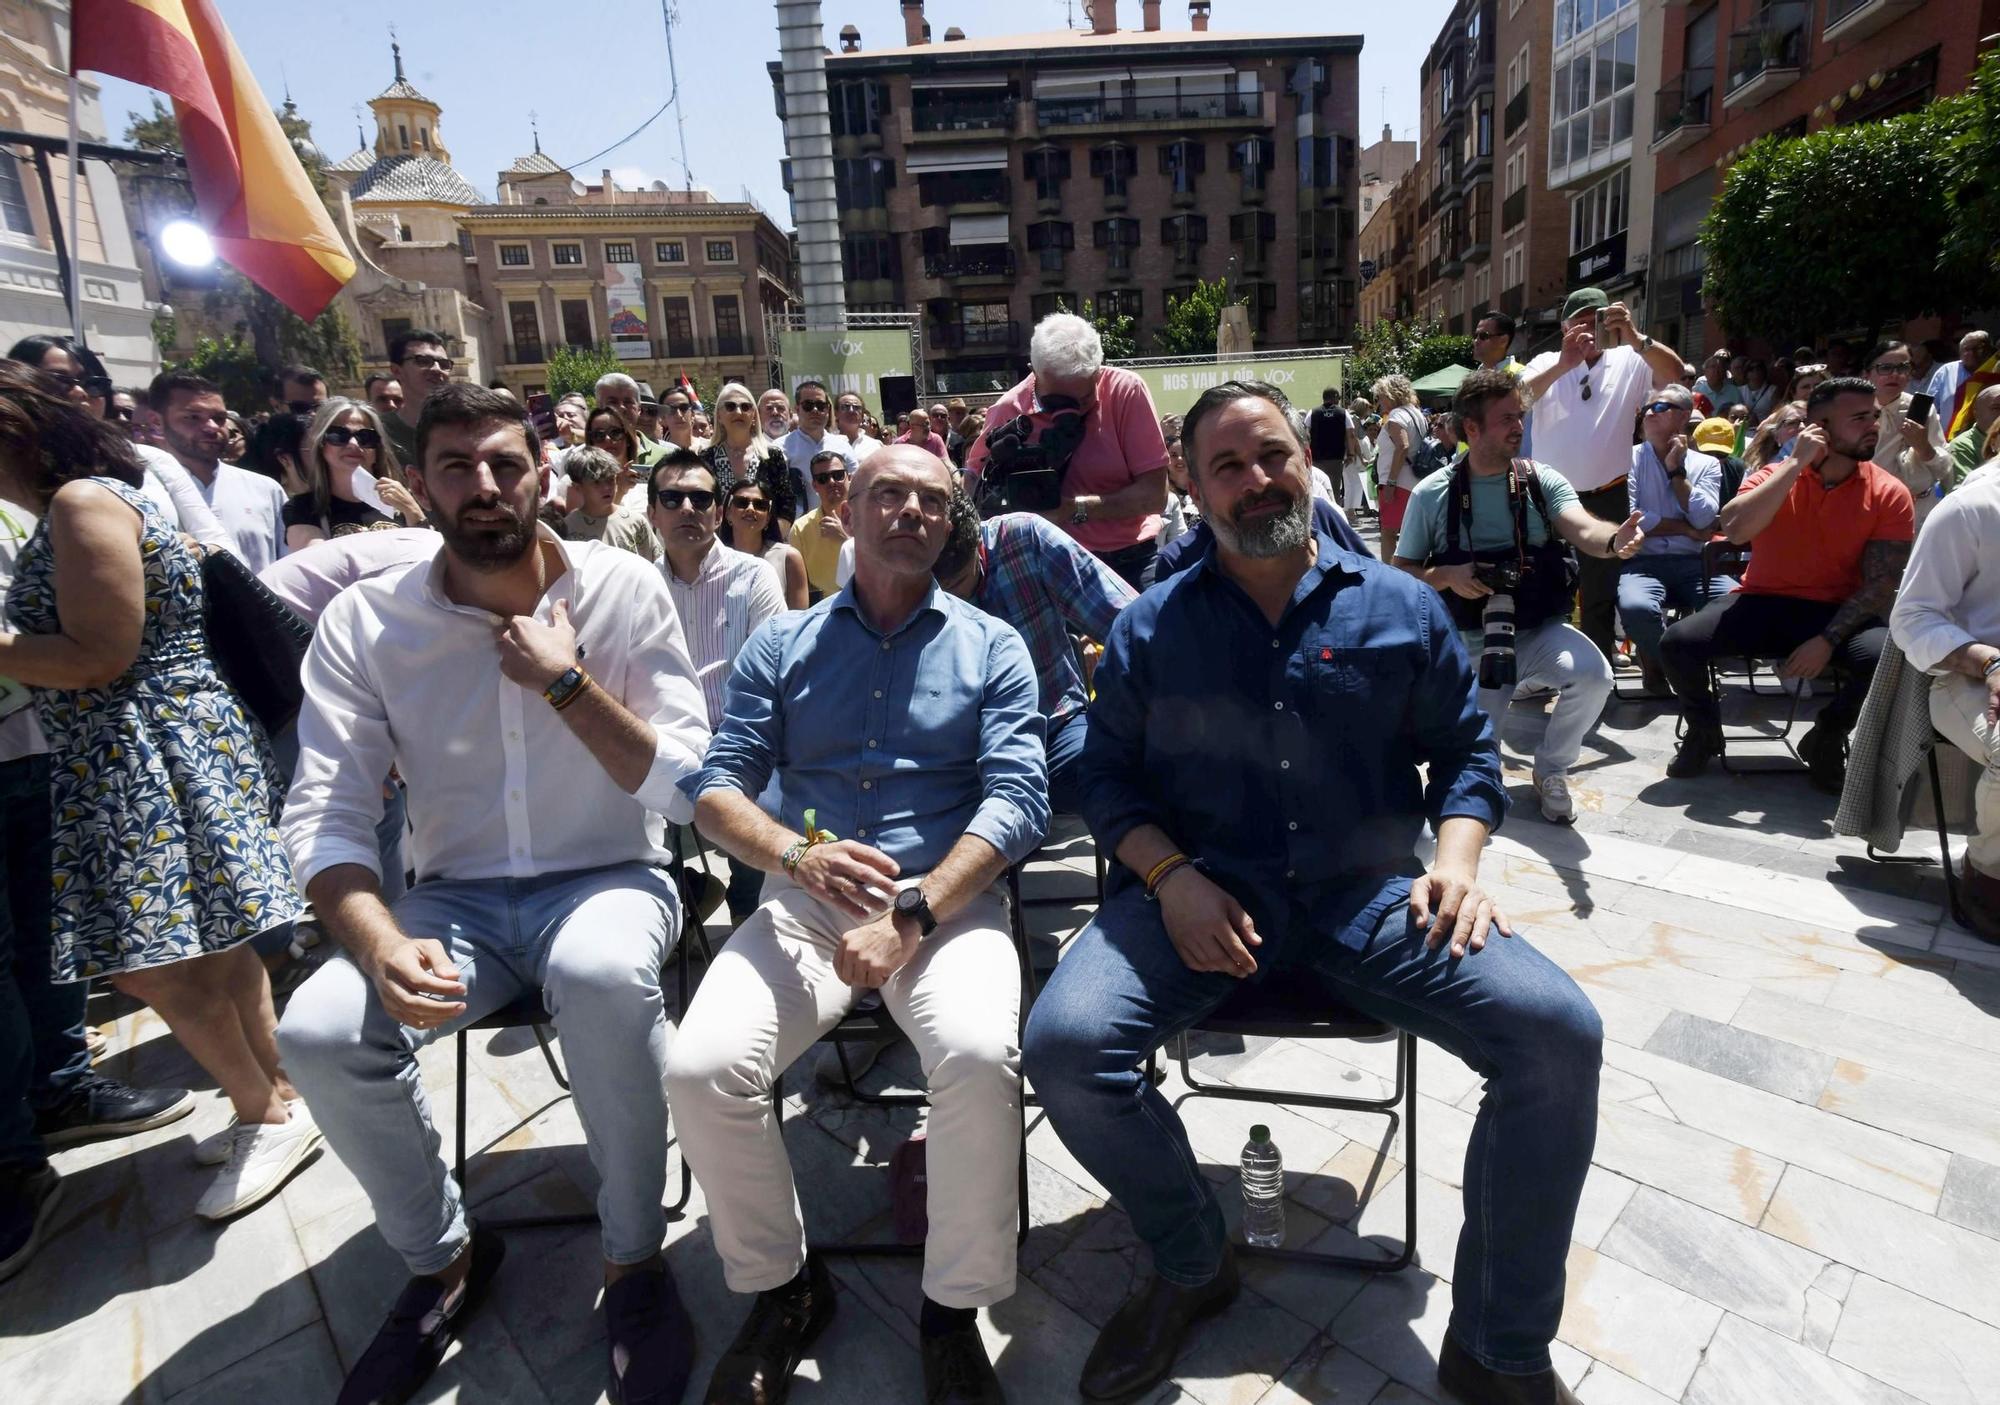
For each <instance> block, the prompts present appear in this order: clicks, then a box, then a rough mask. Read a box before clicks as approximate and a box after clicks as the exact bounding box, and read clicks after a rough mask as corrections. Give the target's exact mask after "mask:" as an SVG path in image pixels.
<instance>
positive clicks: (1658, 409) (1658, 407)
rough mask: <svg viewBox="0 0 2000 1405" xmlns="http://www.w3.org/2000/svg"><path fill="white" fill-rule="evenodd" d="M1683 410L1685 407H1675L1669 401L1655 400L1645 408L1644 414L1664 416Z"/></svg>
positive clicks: (1675, 405)
mask: <svg viewBox="0 0 2000 1405" xmlns="http://www.w3.org/2000/svg"><path fill="white" fill-rule="evenodd" d="M1683 408H1685V407H1684V406H1681V405H1677V404H1675V403H1674V402H1673V401H1671V400H1655V401H1654V402H1653V403H1652V404H1650V405H1648V406H1647V407H1646V413H1647V414H1649V415H1665V414H1670V413H1672V412H1673V411H1675V410H1679V409H1683Z"/></svg>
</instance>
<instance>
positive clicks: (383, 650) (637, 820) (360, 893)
mask: <svg viewBox="0 0 2000 1405" xmlns="http://www.w3.org/2000/svg"><path fill="white" fill-rule="evenodd" d="M416 437H417V454H418V466H417V467H416V468H415V469H414V470H413V471H412V472H411V474H410V487H411V490H412V491H413V492H414V493H415V494H416V495H417V497H418V498H419V499H420V500H421V501H422V502H423V504H424V506H425V508H426V509H427V510H428V511H429V513H430V516H431V520H432V522H433V523H434V524H435V525H436V527H437V529H438V534H439V536H440V537H441V538H442V545H441V547H440V549H439V550H438V552H437V554H436V556H435V557H434V558H433V559H431V560H430V561H427V562H425V561H419V562H415V563H412V564H411V565H409V566H407V567H405V568H403V569H401V570H395V571H390V572H388V573H386V574H384V575H382V576H379V577H377V578H375V579H373V580H367V581H363V582H361V583H360V584H358V585H356V586H354V587H352V588H351V589H349V590H346V591H344V592H342V593H341V594H340V595H338V596H337V597H335V599H334V600H333V602H332V603H331V604H330V605H328V606H327V607H326V610H325V611H324V612H323V613H322V614H321V616H320V621H319V628H318V630H317V631H316V632H315V633H314V636H313V644H312V649H311V651H310V652H309V653H308V655H307V657H306V663H305V668H304V675H305V690H306V698H305V706H304V708H303V710H302V712H301V713H300V717H299V743H300V756H299V765H298V772H297V775H296V777H295V778H294V780H293V783H292V790H291V796H290V799H289V801H288V803H287V806H286V810H285V817H284V822H283V834H284V838H285V842H286V845H287V847H288V848H289V849H290V851H291V855H292V860H293V864H294V866H295V869H296V872H297V875H298V879H299V882H300V883H301V884H302V885H303V886H304V888H305V890H306V893H307V895H308V896H309V897H310V898H311V899H312V901H313V905H314V907H315V908H316V909H317V911H318V914H319V920H320V924H321V926H322V927H324V928H325V930H326V931H327V932H328V934H329V935H331V936H332V937H333V938H334V939H335V941H337V942H338V943H339V945H340V946H341V947H342V949H343V951H344V959H337V960H333V961H329V962H328V963H327V964H326V965H325V966H323V967H322V968H321V969H320V970H319V972H318V973H317V974H316V975H314V976H313V977H312V979H311V980H309V981H307V982H306V984H305V985H304V986H302V987H301V988H300V989H299V992H298V993H297V994H296V995H295V996H293V998H292V1002H291V1007H290V1008H289V1009H288V1010H287V1011H286V1013H285V1018H284V1021H283V1023H282V1025H281V1026H280V1028H279V1032H278V1042H279V1047H280V1049H281V1050H282V1051H283V1054H284V1058H285V1063H286V1065H287V1067H288V1068H289V1069H290V1070H291V1071H292V1072H293V1073H294V1076H295V1079H296V1081H297V1082H298V1084H299V1086H300V1089H301V1091H303V1092H304V1093H305V1095H306V1098H307V1100H308V1102H309V1104H310V1105H311V1106H312V1108H313V1110H314V1113H315V1115H316V1116H318V1117H319V1119H320V1122H321V1125H322V1127H323V1129H324V1130H325V1132H326V1137H327V1140H328V1142H330V1143H331V1144H332V1146H333V1148H334V1150H335V1151H336V1152H338V1153H339V1155H340V1157H341V1159H342V1160H343V1161H344V1162H345V1163H346V1164H347V1166H348V1169H349V1170H350V1171H352V1172H353V1174H354V1176H355V1178H356V1179H357V1180H358V1181H359V1182H360V1183H361V1185H362V1188H363V1189H364V1190H366V1191H367V1193H368V1198H369V1200H370V1202H371V1203H372V1205H373V1206H374V1209H375V1216H376V1223H377V1225H378V1227H379V1228H380V1229H381V1231H382V1236H383V1238H385V1239H386V1240H388V1242H389V1244H390V1246H391V1247H392V1248H394V1249H395V1250H396V1251H397V1252H398V1253H399V1254H401V1255H402V1257H403V1260H404V1262H405V1263H407V1264H408V1265H409V1268H410V1272H411V1273H412V1274H413V1275H414V1277H413V1278H412V1280H411V1281H410V1283H409V1284H408V1285H407V1286H406V1287H405V1288H404V1289H403V1292H402V1295H401V1296H400V1297H399V1298H398V1299H397V1302H396V1305H395V1307H394V1309H393V1310H392V1311H391V1312H390V1314H389V1318H388V1321H387V1322H386V1323H385V1324H384V1325H383V1327H382V1329H381V1330H380V1332H378V1333H377V1334H376V1337H375V1340H374V1342H373V1343H372V1344H371V1345H370V1346H369V1348H368V1349H367V1351H365V1352H364V1353H363V1354H362V1356H361V1358H360V1359H359V1360H358V1361H357V1362H356V1363H355V1365H354V1368H353V1369H352V1371H350V1372H349V1374H348V1378H347V1383H346V1386H345V1387H344V1388H343V1390H342V1392H341V1395H340V1400H341V1402H343V1405H347V1402H360V1401H377V1400H407V1399H409V1398H410V1396H411V1394H413V1393H414V1392H415V1390H416V1389H417V1387H418V1385H419V1384H421V1382H422V1381H423V1380H424V1379H425V1378H426V1377H427V1376H428V1375H429V1374H430V1372H431V1371H432V1370H433V1369H434V1368H435V1367H436V1365H437V1363H438V1362H439V1360H441V1359H442V1357H443V1356H444V1353H445V1350H446V1348H447V1347H448V1346H449V1345H450V1343H451V1341H452V1339H453V1338H454V1337H455V1336H457V1335H458V1333H459V1331H460V1329H461V1327H462V1324H463V1322H464V1320H465V1318H466V1316H467V1315H468V1314H469V1313H470V1311H471V1310H472V1309H473V1308H474V1307H475V1306H476V1305H477V1303H478V1301H479V1299H480V1297H481V1295H482V1294H483V1292H484V1290H485V1289H486V1287H487V1286H488V1285H489V1284H490V1283H491V1281H492V1278H493V1274H494V1271H495V1270H496V1269H497V1267H498V1266H499V1262H500V1258H501V1255H502V1252H503V1246H502V1243H501V1241H500V1239H499V1238H498V1236H496V1235H494V1234H492V1233H490V1232H487V1231H483V1230H479V1229H477V1228H475V1227H474V1226H472V1225H470V1224H469V1223H468V1222H467V1219H466V1215H465V1209H464V1205H463V1203H462V1200H461V1198H460V1194H461V1193H460V1187H458V1186H457V1185H456V1184H454V1183H453V1180H452V1177H451V1175H450V1174H449V1172H448V1171H447V1170H446V1167H445V1164H444V1162H443V1160H442V1159H441V1158H440V1156H439V1154H438V1135H437V1133H436V1131H435V1130H434V1129H433V1127H432V1125H431V1119H430V1110H429V1106H428V1103H427V1101H426V1099H425V1097H424V1092H423V1086H422V1082H421V1079H420V1078H419V1076H418V1072H417V1063H416V1054H417V1051H418V1050H419V1049H420V1048H422V1047H423V1046H424V1045H426V1044H428V1043H430V1042H431V1041H433V1040H436V1039H441V1038H448V1037H449V1036H450V1035H452V1034H453V1033H455V1032H456V1031H458V1030H460V1029H462V1028H464V1027H466V1026H467V1025H469V1024H471V1023H473V1022H475V1021H477V1020H479V1019H482V1018H484V1017H485V1016H487V1015H489V1014H491V1013H493V1012H494V1011H495V1010H498V1009H500V1008H502V1007H503V1006H505V1005H508V1004H510V1003H512V1002H513V1001H514V1000H515V999H517V998H518V997H520V996H522V995H524V994H530V993H533V992H535V991H537V990H539V992H540V993H541V997H542V999H543V1001H544V1003H545V1004H546V1005H547V1007H548V1011H549V1013H550V1015H551V1016H552V1017H553V1019H554V1022H555V1026H556V1029H557V1031H558V1033H559V1034H560V1035H561V1036H562V1042H563V1053H564V1056H565V1058H566V1059H567V1060H568V1063H569V1073H570V1077H571V1081H572V1083H573V1084H574V1087H575V1095H576V1107H577V1112H578V1114H579V1116H580V1117H581V1119H582V1122H583V1127H584V1135H585V1138H586V1140H587V1142H588V1144H589V1149H590V1158H591V1162H592V1164H593V1165H594V1166H595V1167H596V1168H597V1171H598V1173H599V1175H600V1176H601V1177H602V1187H601V1189H600V1190H599V1193H598V1197H597V1209H598V1214H599V1216H600V1218H601V1220H602V1222H603V1244H604V1249H603V1252H604V1262H605V1283H606V1287H605V1299H604V1301H605V1319H606V1335H607V1336H608V1338H609V1341H610V1353H611V1378H612V1379H611V1396H612V1398H613V1399H614V1400H640V1399H644V1400H655V1399H664V1400H677V1399H679V1398H680V1395H681V1391H682V1388H683V1386H684V1385H685V1383H686V1380H687V1375H688V1370H689V1367H690V1364H691V1362H692V1360H693V1340H692V1336H693V1329H692V1326H691V1324H690V1322H689V1319H688V1316H687V1312H686V1309H685V1308H684V1307H683V1306H682V1305H681V1302H680V1299H679V1296H678V1294H677V1293H676V1291H675V1288H674V1284H673V1280H672V1278H671V1276H669V1275H668V1273H667V1271H666V1266H665V1264H664V1262H663V1260H662V1259H661V1258H660V1246H661V1244H662V1242H663V1241H664V1238H665V1235H666V1217H665V1213H664V1211H663V1210H662V1208H661V1200H662V1198H663V1195H664V1192H665V1188H666V1161H667V1108H666V1101H665V1099H664V1098H663V1096H662V1095H661V1081H660V1080H661V1072H662V1068H663V1064H664V1059H665V1045H666V1022H665V1016H664V1011H663V1008H662V1001H661V995H660V984H659V977H660V968H661V966H662V964H663V963H664V962H665V960H666V958H667V954H668V952H669V951H670V950H671V948H672V946H673V942H674V938H675V935H676V933H677V931H678V922H679V900H678V896H677V894H676V892H675V889H674V885H673V883H672V882H671V881H670V879H669V878H668V877H667V875H666V874H665V873H664V872H663V871H662V870H661V868H660V865H661V864H663V863H664V862H665V861H666V858H667V853H666V850H665V849H664V848H663V847H662V845H661V842H660V841H661V838H662V834H661V830H660V825H659V819H658V816H659V815H660V814H665V815H666V816H667V817H668V818H670V819H681V820H685V819H687V818H688V816H689V811H690V807H689V805H688V803H687V801H686V800H685V799H684V798H683V797H682V796H681V794H680V793H679V791H678V790H677V788H676V785H677V782H679V781H680V780H681V779H682V778H683V777H686V776H689V775H692V774H693V773H694V772H695V770H696V769H697V768H698V767H699V765H700V760H701V755H702V751H703V749H704V747H705V746H706V744H707V740H708V724H707V717H706V713H705V710H704V708H703V706H702V701H701V695H700V691H699V689H698V687H697V685H696V682H695V677H694V667H693V665H692V664H691V663H690V662H689V660H688V655H687V648H686V645H685V644H684V642H683V637H682V634H681V627H680V621H679V619H678V617H677V616H676V615H675V613H674V608H673V602H672V601H671V600H670V599H669V597H668V594H667V587H666V585H665V583H664V582H662V581H661V579H660V574H659V571H658V569H657V568H656V567H653V566H650V565H648V564H647V563H646V562H645V561H643V560H641V559H640V558H639V557H637V556H634V555H632V554H631V553H630V552H624V551H619V550H618V549H617V548H615V547H607V546H603V545H601V544H597V543H588V542H563V541H559V540H557V539H555V538H554V537H553V536H551V535H549V534H547V533H545V532H544V531H542V530H541V528H540V527H539V525H538V523H537V521H536V496H537V492H538V489H539V479H538V474H537V471H536V470H537V468H538V466H539V463H540V458H541V445H540V443H539V442H538V439H537V436H536V434H535V431H534V427H533V425H532V424H530V423H529V421H528V419H527V415H526V411H525V410H523V409H522V407H521V405H520V402H519V401H517V400H515V399H514V398H513V397H511V396H508V395H504V394H496V393H495V392H493V391H489V390H484V389H482V388H480V387H478V386H475V385H469V384H465V383H462V382H454V383H452V384H450V385H447V386H443V387H440V388H439V389H438V390H436V391H434V392H433V393H432V394H431V396H430V397H429V398H428V400H426V402H425V405H424V410H423V415H422V417H421V418H420V419H419V421H418V423H417V436H416ZM586 668H587V669H588V670H589V671H588V672H586V671H585V670H586ZM391 764H394V765H395V767H396V768H397V770H398V771H399V772H400V773H401V774H402V777H403V779H404V781H405V783H406V784H407V785H408V786H409V791H410V808H411V811H412V813H413V814H414V816H415V819H416V823H415V827H414V833H413V855H414V859H415V867H416V872H417V879H418V881H417V884H416V886H415V887H413V888H411V890H410V891H409V892H408V893H407V894H406V895H405V896H404V897H403V898H402V899H401V900H399V901H398V902H397V903H396V904H395V907H394V908H393V910H392V909H391V908H390V907H388V906H387V905H385V904H384V903H383V901H382V898H381V896H380V883H381V877H380V875H379V873H378V872H377V871H376V865H377V859H376V845H375V833H374V828H375V821H376V819H377V817H378V816H379V815H380V814H381V810H382V796H381V786H380V781H381V778H382V777H383V776H384V775H386V774H387V773H388V771H389V767H390V766H391Z"/></svg>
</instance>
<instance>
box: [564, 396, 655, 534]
mask: <svg viewBox="0 0 2000 1405" xmlns="http://www.w3.org/2000/svg"><path fill="white" fill-rule="evenodd" d="M583 447H584V448H586V449H602V450H603V451H604V452H605V453H607V454H609V455H611V457H612V459H613V460H614V461H615V462H616V463H617V465H618V477H617V480H616V482H617V487H618V492H617V495H616V496H617V502H618V505H619V506H620V507H623V508H628V509H630V510H631V511H633V512H635V513H637V514H638V515H639V516H640V517H644V516H645V515H646V479H645V476H644V475H643V474H642V473H641V472H640V471H639V468H638V458H639V436H638V433H637V432H636V431H635V430H633V428H632V426H631V425H629V424H627V423H626V422H625V416H624V415H622V414H620V413H619V412H618V411H617V410H614V409H612V408H611V407H610V406H609V405H600V406H598V407H597V408H596V409H595V410H592V411H591V412H590V418H589V419H587V420H585V421H584V423H583ZM563 471H564V472H565V473H568V472H569V461H568V459H567V458H565V459H564V461H563ZM575 477H576V475H574V474H570V479H571V482H570V488H571V494H570V501H571V502H572V503H573V504H574V505H573V506H571V507H570V511H572V512H575V511H579V510H581V509H582V507H583V506H584V502H583V494H582V492H581V490H580V489H579V488H578V486H577V484H576V481H575ZM635 500H636V503H637V506H634V502H635Z"/></svg>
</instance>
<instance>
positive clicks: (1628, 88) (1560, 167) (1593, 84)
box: [1549, 0, 1639, 185]
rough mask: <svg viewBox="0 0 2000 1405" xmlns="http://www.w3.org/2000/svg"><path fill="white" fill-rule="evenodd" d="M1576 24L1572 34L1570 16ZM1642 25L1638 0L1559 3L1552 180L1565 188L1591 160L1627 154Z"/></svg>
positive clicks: (1551, 112) (1552, 74) (1593, 163)
mask: <svg viewBox="0 0 2000 1405" xmlns="http://www.w3.org/2000/svg"><path fill="white" fill-rule="evenodd" d="M1566 16H1567V17H1568V18H1569V19H1570V20H1571V22H1572V23H1573V28H1572V29H1571V31H1570V32H1569V34H1568V35H1567V36H1565V32H1564V29H1563V25H1564V21H1565V17H1566ZM1638 58H1639V24H1638V17H1637V13H1636V11H1634V10H1633V8H1632V0H1595V4H1594V6H1593V0H1574V3H1573V5H1572V4H1571V3H1569V0H1559V3H1558V5H1557V9H1556V51H1555V58H1554V61H1553V63H1552V64H1551V66H1550V77H1551V82H1550V85H1549V86H1550V109H1549V182H1550V184H1552V185H1561V184H1564V183H1566V182H1567V181H1569V180H1572V179H1574V178H1575V177H1576V176H1579V175H1582V174H1583V172H1582V171H1577V170H1573V169H1571V168H1573V167H1576V166H1579V165H1583V164H1584V163H1591V166H1590V167H1589V168H1596V167H1601V166H1603V165H1605V164H1607V163H1609V162H1612V161H1617V160H1620V159H1623V158H1624V156H1626V155H1627V154H1629V148H1628V151H1619V150H1616V148H1617V147H1618V146H1619V144H1620V143H1629V142H1630V141H1631V139H1632V106H1633V97H1634V93H1633V86H1634V84H1635V82H1636V81H1637V77H1638Z"/></svg>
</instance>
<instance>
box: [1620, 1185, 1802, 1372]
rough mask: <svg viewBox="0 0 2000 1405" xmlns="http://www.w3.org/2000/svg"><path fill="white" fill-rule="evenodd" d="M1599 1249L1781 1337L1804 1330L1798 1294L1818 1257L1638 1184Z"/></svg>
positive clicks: (1800, 1297) (1790, 1335)
mask: <svg viewBox="0 0 2000 1405" xmlns="http://www.w3.org/2000/svg"><path fill="white" fill-rule="evenodd" d="M1599 1252H1601V1253H1602V1254H1604V1255H1605V1256H1606V1257H1608V1258H1613V1259H1616V1260H1618V1261H1619V1262H1620V1263H1623V1264H1626V1265H1628V1266H1630V1267H1632V1268H1636V1269H1638V1270H1639V1271H1640V1272H1641V1273H1645V1274H1649V1275H1650V1276H1652V1277H1654V1278H1657V1279H1659V1280H1660V1281H1661V1282H1663V1283H1669V1284H1672V1285H1673V1286H1674V1287H1676V1288H1679V1289H1680V1290H1681V1291H1683V1292H1685V1293H1689V1294H1692V1295H1693V1296H1695V1297H1697V1298H1700V1299H1702V1300H1703V1301H1704V1302H1709V1303H1713V1304H1714V1305H1716V1306H1717V1307H1721V1308H1726V1309H1727V1310H1728V1311H1730V1312H1733V1313H1735V1314H1736V1315H1737V1316H1739V1317H1743V1318H1747V1319H1748V1320H1750V1321H1752V1322H1755V1323H1758V1324H1759V1325H1761V1326H1764V1327H1768V1328H1770V1329H1771V1330H1772V1331H1774V1332H1778V1333H1780V1334H1782V1335H1784V1336H1787V1337H1793V1338H1797V1337H1800V1336H1802V1335H1803V1334H1804V1331H1805V1319H1806V1291H1807V1290H1808V1289H1809V1288H1810V1287H1811V1286H1812V1284H1813V1283H1814V1282H1815V1281H1816V1280H1817V1279H1818V1277H1819V1274H1820V1270H1821V1269H1823V1268H1825V1267H1826V1260H1825V1259H1823V1258H1820V1257H1819V1256H1818V1255H1817V1254H1811V1253H1807V1252H1806V1251H1805V1250H1803V1249H1800V1248H1798V1247H1797V1246H1795V1245H1792V1244H1789V1243H1786V1242H1785V1241H1784V1240H1782V1239H1777V1238H1774V1237H1773V1236H1771V1235H1768V1234H1765V1233H1763V1232H1762V1231H1760V1230H1755V1229H1751V1228H1750V1227H1749V1226H1747V1225H1744V1224H1740V1223H1738V1222H1737V1221H1735V1220H1732V1219H1729V1218H1727V1217H1726V1216H1723V1215H1717V1214H1715V1213H1713V1212H1711V1211H1708V1210H1703V1209H1700V1208H1698V1207H1696V1206H1694V1205H1690V1204H1688V1203H1687V1202H1686V1201H1685V1200H1676V1199H1674V1198H1673V1197H1672V1196H1670V1195H1664V1194H1662V1193H1661V1192H1659V1191H1657V1190H1654V1189H1653V1188H1652V1187H1651V1186H1641V1187H1640V1188H1639V1190H1638V1192H1637V1193H1636V1194H1635V1195H1634V1196H1633V1197H1632V1202H1631V1204H1629V1205H1627V1206H1626V1207H1625V1212H1624V1213H1623V1214H1622V1215H1620V1216H1619V1217H1618V1222H1617V1223H1616V1224H1615V1225H1613V1226H1612V1227H1611V1231H1610V1233H1608V1234H1606V1235H1605V1236H1604V1240H1603V1243H1602V1244H1600V1245H1599Z"/></svg>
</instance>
